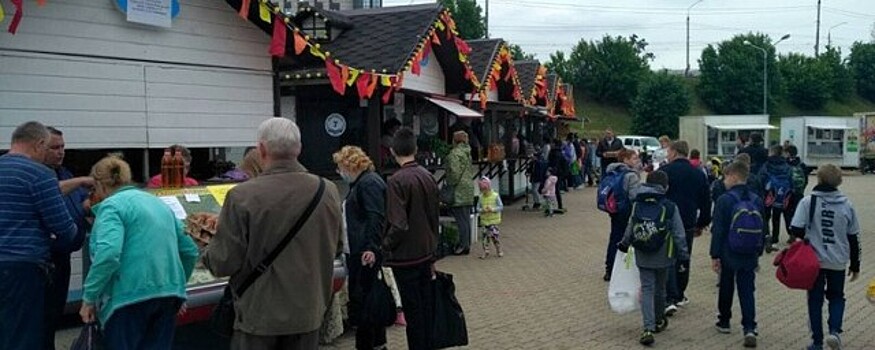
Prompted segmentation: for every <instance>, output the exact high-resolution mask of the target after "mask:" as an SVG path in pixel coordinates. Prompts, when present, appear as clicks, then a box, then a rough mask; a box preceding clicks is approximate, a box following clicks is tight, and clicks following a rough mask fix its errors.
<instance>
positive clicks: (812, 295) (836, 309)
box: [808, 269, 845, 345]
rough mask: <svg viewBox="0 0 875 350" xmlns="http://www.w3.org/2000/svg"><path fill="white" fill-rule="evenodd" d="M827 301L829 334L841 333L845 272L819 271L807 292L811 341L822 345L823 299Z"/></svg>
mask: <svg viewBox="0 0 875 350" xmlns="http://www.w3.org/2000/svg"><path fill="white" fill-rule="evenodd" d="M824 298H826V300H829V308H828V310H829V320H828V321H827V324H828V326H829V333H830V334H832V333H836V334H840V333H842V318H843V317H844V314H845V271H844V270H841V271H838V270H826V269H821V270H820V274H819V275H818V276H817V281H815V282H814V287H812V288H811V290H809V291H808V324H809V325H810V326H811V340H812V341H813V343H814V344H815V345H823V299H824Z"/></svg>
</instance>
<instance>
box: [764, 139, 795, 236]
mask: <svg viewBox="0 0 875 350" xmlns="http://www.w3.org/2000/svg"><path fill="white" fill-rule="evenodd" d="M759 179H760V180H761V181H762V186H763V188H762V190H763V192H762V193H764V195H765V197H764V198H763V201H764V204H765V212H763V219H765V220H766V223H768V222H771V223H772V231H771V232H772V240H771V244H769V246H768V247H766V252H769V253H771V252H775V251H778V250H779V248H778V238H779V237H780V235H781V216H783V215H784V209H785V208H787V207H788V205H789V202H790V198H791V197H792V192H793V180H792V178H791V168H790V165H789V164H787V159H786V158H784V147H782V146H779V145H776V146H772V147H771V148H770V149H769V158H768V160H767V161H766V164H765V165H764V166H763V167H762V168H761V169H760V174H759ZM766 226H767V227H766V229H768V225H766Z"/></svg>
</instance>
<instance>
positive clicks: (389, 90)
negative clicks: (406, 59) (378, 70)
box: [383, 77, 396, 104]
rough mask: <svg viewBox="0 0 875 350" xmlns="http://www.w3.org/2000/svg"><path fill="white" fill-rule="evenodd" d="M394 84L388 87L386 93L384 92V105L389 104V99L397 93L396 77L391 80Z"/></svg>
mask: <svg viewBox="0 0 875 350" xmlns="http://www.w3.org/2000/svg"><path fill="white" fill-rule="evenodd" d="M389 80H390V81H391V82H392V85H391V86H387V87H386V91H385V92H383V104H387V103H389V99H390V98H392V93H394V92H395V82H396V79H395V77H392V78H390V79H389Z"/></svg>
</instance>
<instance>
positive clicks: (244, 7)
mask: <svg viewBox="0 0 875 350" xmlns="http://www.w3.org/2000/svg"><path fill="white" fill-rule="evenodd" d="M249 2H250V0H242V1H240V12H239V13H240V17H243V19H249Z"/></svg>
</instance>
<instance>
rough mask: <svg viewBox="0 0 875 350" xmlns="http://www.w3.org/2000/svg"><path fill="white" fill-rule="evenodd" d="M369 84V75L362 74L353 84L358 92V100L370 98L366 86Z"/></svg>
mask: <svg viewBox="0 0 875 350" xmlns="http://www.w3.org/2000/svg"><path fill="white" fill-rule="evenodd" d="M370 84H371V73H362V74H361V75H359V79H358V80H356V82H355V88H356V90H358V93H359V98H361V99H367V98H370V97H371V96H370V95H369V94H368V85H370Z"/></svg>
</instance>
